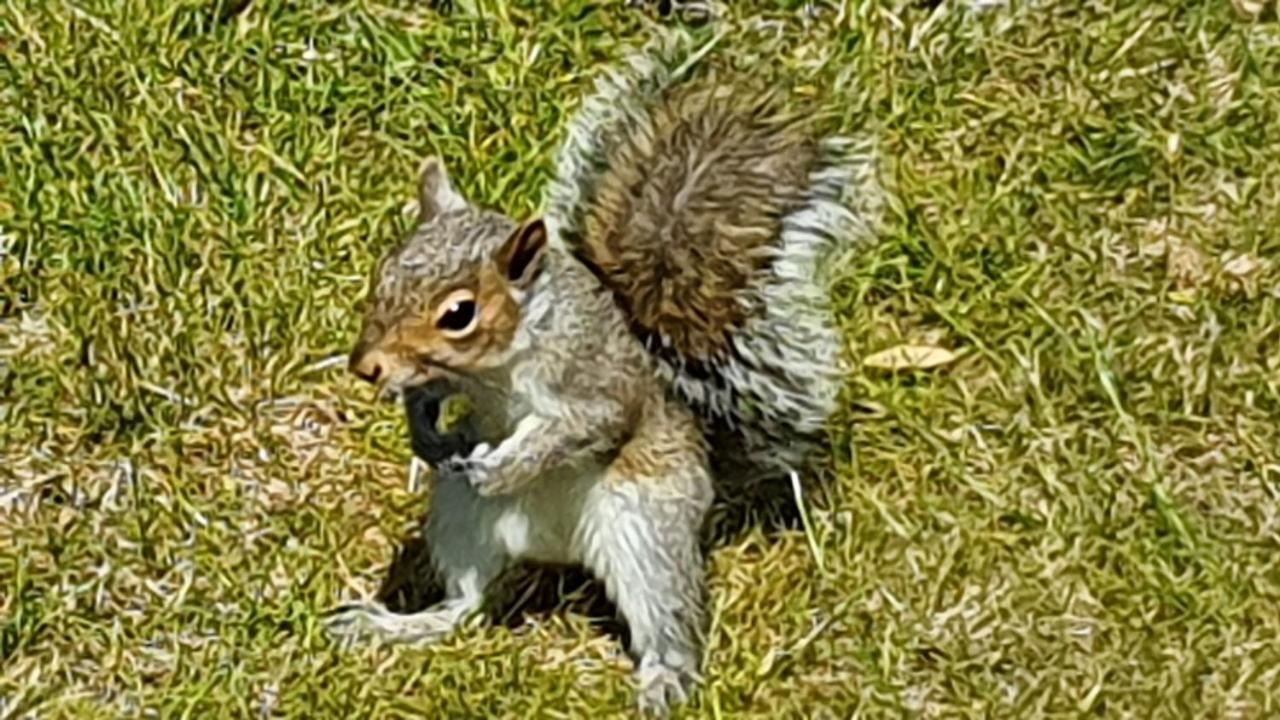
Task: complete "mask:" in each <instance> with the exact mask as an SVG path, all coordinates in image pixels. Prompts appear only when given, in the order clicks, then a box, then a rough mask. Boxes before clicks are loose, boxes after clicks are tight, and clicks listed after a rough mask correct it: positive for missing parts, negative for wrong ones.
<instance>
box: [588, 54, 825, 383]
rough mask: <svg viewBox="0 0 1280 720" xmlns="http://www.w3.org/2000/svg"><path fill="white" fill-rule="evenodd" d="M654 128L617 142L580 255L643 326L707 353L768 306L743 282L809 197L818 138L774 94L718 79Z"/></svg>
mask: <svg viewBox="0 0 1280 720" xmlns="http://www.w3.org/2000/svg"><path fill="white" fill-rule="evenodd" d="M649 127H650V132H647V133H635V134H632V135H631V136H629V137H613V138H605V143H606V145H607V146H608V147H610V150H609V152H608V157H609V163H608V166H609V167H610V168H611V170H610V172H608V173H606V174H605V176H604V178H603V181H602V183H601V185H600V186H599V187H597V188H596V189H595V193H594V197H593V198H591V200H590V202H589V203H588V206H589V207H591V208H592V212H591V213H590V214H589V215H588V216H587V217H586V218H585V223H584V229H585V233H584V235H585V237H584V240H583V246H582V247H581V248H580V249H579V256H580V257H581V258H582V259H583V260H584V261H585V262H587V263H588V264H590V265H593V266H595V267H594V269H595V271H596V272H598V274H599V276H600V277H601V278H602V280H603V281H604V283H605V284H606V285H607V286H608V287H609V288H610V289H611V290H613V292H614V294H615V296H616V297H617V298H618V300H619V302H620V303H621V304H622V305H623V308H624V310H626V311H627V313H628V315H629V317H631V318H632V319H633V320H634V322H635V324H636V326H637V330H638V331H640V332H641V333H642V334H654V333H656V334H658V335H661V336H663V337H665V338H668V339H669V340H670V341H671V342H672V344H673V345H674V346H675V349H676V350H677V351H678V352H679V354H680V355H682V356H683V357H685V358H686V359H690V360H696V359H706V358H709V357H711V356H713V355H715V354H718V353H719V352H720V351H722V350H724V349H725V348H726V346H727V344H728V340H729V337H730V334H731V333H732V331H733V330H734V328H735V327H737V326H738V325H740V324H741V323H742V322H743V321H744V320H746V319H747V318H748V317H749V316H751V315H752V314H754V313H757V312H759V310H760V308H759V307H758V306H753V304H752V302H751V294H750V293H746V292H743V289H744V288H746V287H749V286H751V285H752V284H753V281H754V280H755V278H756V277H757V276H758V275H759V274H761V273H762V272H763V271H765V270H767V268H768V267H769V265H770V264H771V262H772V260H773V252H772V251H773V249H774V248H775V247H776V246H777V243H778V240H779V233H780V230H781V218H782V217H783V216H785V215H786V214H787V213H789V212H790V211H792V210H794V209H796V208H798V207H799V206H800V205H801V204H802V203H803V201H804V197H803V192H804V188H806V187H807V186H808V184H809V183H808V173H809V170H810V168H811V166H812V165H813V163H814V162H815V160H816V159H817V151H818V149H817V144H816V142H815V141H814V139H813V137H812V134H811V133H810V132H808V131H807V130H808V128H807V127H806V121H805V119H804V118H802V117H801V116H799V115H797V114H794V113H784V112H782V111H781V110H779V108H778V107H777V105H776V103H775V102H774V101H773V100H772V99H771V98H769V97H768V96H767V93H761V94H753V93H750V92H744V91H743V86H742V85H741V84H739V85H730V84H720V83H717V82H715V81H714V79H710V80H707V81H704V82H699V83H695V84H691V85H684V86H679V87H676V88H673V89H671V90H669V91H667V94H666V96H665V97H664V99H663V100H662V101H661V102H659V103H657V104H656V107H655V108H654V110H653V111H652V117H651V123H650V125H649Z"/></svg>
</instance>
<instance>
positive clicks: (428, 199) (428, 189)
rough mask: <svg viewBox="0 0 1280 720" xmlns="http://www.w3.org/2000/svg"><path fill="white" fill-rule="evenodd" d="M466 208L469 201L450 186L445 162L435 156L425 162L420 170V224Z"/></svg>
mask: <svg viewBox="0 0 1280 720" xmlns="http://www.w3.org/2000/svg"><path fill="white" fill-rule="evenodd" d="M466 207H467V199H466V198H464V197H462V195H460V194H459V193H458V191H457V190H454V189H453V185H451V184H449V173H448V171H446V170H445V168H444V162H443V161H442V160H441V159H440V158H438V157H435V156H434V155H433V156H431V157H428V158H427V159H426V160H423V161H422V165H421V166H420V167H419V169H418V222H419V223H425V222H430V221H431V220H432V219H434V218H435V217H436V216H437V215H440V214H441V213H446V212H450V211H452V210H463V209H465V208H466Z"/></svg>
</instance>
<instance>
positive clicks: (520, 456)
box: [328, 33, 880, 714]
mask: <svg viewBox="0 0 1280 720" xmlns="http://www.w3.org/2000/svg"><path fill="white" fill-rule="evenodd" d="M708 50H709V46H701V47H695V46H694V45H693V43H692V41H691V38H690V37H689V36H687V35H684V34H672V33H669V34H664V35H662V36H660V37H659V39H658V40H657V41H655V42H654V43H651V44H650V45H648V46H647V47H645V48H643V49H642V50H640V51H639V52H637V53H635V54H633V55H632V56H630V58H629V60H628V61H627V62H626V63H625V64H624V66H623V67H621V68H620V69H615V70H612V71H609V72H607V73H606V74H604V75H603V76H601V77H600V78H599V79H598V80H597V82H596V85H595V89H594V92H593V93H592V94H591V95H590V96H589V97H588V98H586V100H585V101H584V103H583V105H582V107H581V108H580V110H579V111H578V112H577V114H576V116H575V117H574V118H573V119H572V121H571V122H570V124H569V126H568V128H567V133H566V139H565V141H564V144H563V146H562V147H561V148H560V151H559V156H558V160H557V169H556V174H555V178H554V180H553V181H552V182H551V184H550V186H549V187H548V188H547V191H546V196H545V203H544V213H543V216H542V217H540V218H539V217H535V218H531V219H528V220H525V221H524V222H517V221H515V220H513V219H511V218H508V217H506V216H505V215H503V214H501V213H498V212H495V211H491V210H486V209H482V208H478V207H475V206H474V205H472V204H471V203H470V202H468V201H467V200H466V198H464V197H463V196H462V195H461V194H460V193H458V191H457V190H455V189H454V187H453V185H452V183H451V182H450V180H449V178H448V175H447V172H446V170H445V168H444V165H443V164H442V163H441V162H440V161H439V160H438V159H436V158H428V159H427V160H426V161H425V162H424V163H423V165H422V168H421V170H420V173H419V199H418V204H419V216H418V222H417V227H416V229H415V230H414V232H413V233H412V235H411V236H410V237H409V238H408V240H407V241H405V242H404V243H403V244H401V245H400V246H399V247H397V248H396V249H394V250H393V251H391V252H390V253H388V254H387V255H385V256H384V257H383V258H382V259H381V260H380V262H379V263H378V266H377V268H376V269H375V272H374V275H373V280H372V283H371V288H370V293H369V299H368V309H367V311H366V314H365V317H364V323H363V327H362V330H361V333H360V336H359V340H358V341H357V343H356V347H355V349H354V350H353V351H352V353H351V357H350V369H351V371H352V372H354V373H355V374H356V375H358V376H359V377H361V378H363V379H365V380H367V381H369V382H372V383H374V384H376V385H378V386H379V387H380V388H382V389H384V390H389V391H392V392H398V393H400V394H401V395H402V396H403V397H404V401H405V407H406V411H407V412H408V414H409V417H410V426H411V430H412V435H413V445H414V450H415V452H416V453H417V454H418V455H419V456H420V457H423V458H424V459H426V460H428V461H429V462H431V463H432V464H433V465H434V466H435V472H434V473H433V483H434V484H433V492H432V507H431V509H430V511H429V513H428V516H427V520H426V522H425V525H424V536H425V540H426V543H427V545H428V546H429V548H430V554H431V559H432V566H433V568H434V570H435V572H436V575H437V579H438V581H439V583H440V584H441V586H442V587H443V589H444V593H445V599H444V600H443V601H442V602H441V603H439V604H438V605H435V606H432V607H430V608H427V609H426V610H423V611H421V612H418V613H413V614H403V615H402V614H395V613H392V612H390V611H388V610H387V609H386V608H385V606H382V605H381V604H377V603H372V604H357V605H352V606H346V607H344V608H342V609H341V610H340V611H339V612H337V613H336V614H335V615H333V616H332V617H331V618H330V620H329V623H328V627H329V629H330V631H331V632H333V633H335V634H337V635H339V636H342V637H346V638H366V639H368V638H372V639H380V640H383V641H390V642H428V641H431V640H436V639H439V638H441V637H443V636H445V635H447V634H448V633H450V632H452V631H453V630H454V629H456V628H457V627H458V626H459V625H460V623H462V622H463V621H464V620H466V619H467V618H468V617H470V616H472V615H474V614H475V613H477V612H479V611H481V610H483V609H484V607H485V605H486V603H488V602H490V601H492V599H493V598H492V597H491V593H492V592H493V588H494V587H495V586H496V583H495V581H496V580H497V578H498V577H499V575H500V574H501V573H502V572H504V571H505V570H506V569H507V568H508V567H510V566H511V565H512V564H513V563H516V562H519V561H523V560H529V561H537V562H546V563H556V564H578V565H584V566H585V567H586V568H587V569H588V570H589V571H591V572H592V573H593V574H595V575H596V576H597V577H599V578H600V579H601V580H603V582H604V584H605V588H606V591H607V593H608V595H609V597H610V598H611V599H612V600H613V601H614V602H615V604H616V605H617V607H618V609H619V612H620V614H621V615H622V616H623V619H624V620H625V621H626V623H627V625H628V628H629V630H630V635H631V650H632V653H633V655H634V656H635V657H636V659H637V671H636V674H637V679H638V682H639V703H640V705H641V707H642V708H644V709H647V710H650V711H654V712H656V713H659V714H661V713H665V712H666V711H667V709H668V708H669V707H670V706H671V705H672V704H673V703H675V702H680V701H683V700H685V699H686V698H687V697H688V695H689V693H690V691H691V690H692V689H693V688H694V686H695V685H696V683H697V682H698V678H699V676H700V673H699V668H700V665H701V658H702V651H703V633H704V630H705V622H706V608H705V590H704V587H705V579H704V577H703V575H704V570H703V567H702V561H703V558H702V551H701V548H700V545H699V532H700V529H701V526H702V524H703V520H704V518H705V517H706V514H707V511H708V510H709V508H710V507H711V503H712V500H713V496H714V494H715V489H716V488H724V487H732V486H733V485H734V483H746V482H753V481H754V480H756V479H769V478H776V477H779V476H785V475H786V473H789V472H792V471H799V472H805V471H809V470H812V469H814V468H815V467H816V464H817V463H820V462H822V461H823V460H824V459H825V457H826V452H825V450H826V447H827V441H826V437H825V431H826V425H827V422H828V420H829V418H830V417H831V415H832V414H833V412H834V411H835V409H836V405H837V395H838V393H839V391H840V389H841V386H842V383H843V381H844V368H843V366H842V363H843V360H842V357H843V352H842V342H841V338H840V335H839V332H838V331H837V329H836V328H835V324H834V320H833V315H832V311H831V308H830V307H829V305H828V300H827V298H828V283H829V281H830V277H829V272H828V270H829V268H830V267H831V266H832V265H833V264H837V263H839V262H840V261H841V260H842V259H843V258H844V255H845V254H846V253H847V252H850V251H851V250H852V249H854V248H856V245H857V244H858V242H859V241H861V240H865V239H866V238H868V237H870V235H871V234H872V233H873V232H874V216H875V212H876V210H877V208H878V207H879V198H880V189H879V188H880V186H879V184H878V182H877V179H876V168H875V162H874V155H873V153H872V152H871V151H870V149H869V146H868V145H867V144H865V143H863V142H859V141H854V140H852V139H848V138H837V137H824V136H822V135H821V134H820V133H819V132H818V131H817V130H816V129H815V127H816V126H815V123H814V118H815V117H816V115H814V114H813V113H808V112H804V111H802V110H788V109H786V108H785V106H786V105H787V101H788V98H786V97H784V96H783V95H782V94H781V93H778V92H775V91H773V90H770V89H768V88H763V87H761V86H760V84H759V83H758V82H755V81H753V80H752V79H751V78H750V77H747V76H744V75H737V74H732V73H730V75H731V77H728V78H726V77H722V73H721V72H720V71H719V70H718V69H717V67H716V65H715V63H714V62H712V61H711V60H710V59H709V58H708V57H707V53H708ZM456 390H460V391H462V392H464V393H465V394H466V395H467V396H468V397H470V399H471V402H472V404H473V411H472V413H471V416H470V418H469V419H468V421H467V422H466V423H465V424H464V430H463V431H462V433H461V434H458V435H449V434H447V433H441V432H440V431H438V429H436V428H435V427H434V421H435V419H436V416H437V415H438V414H439V411H440V401H441V399H442V398H443V396H444V395H445V394H447V393H448V392H453V391H456ZM464 448H466V449H464ZM467 449H469V451H468V450H467ZM730 468H731V469H730ZM713 469H714V470H715V471H716V472H717V473H718V474H719V475H720V477H717V478H715V480H716V483H715V484H714V485H713Z"/></svg>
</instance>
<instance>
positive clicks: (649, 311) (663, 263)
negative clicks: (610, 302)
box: [545, 33, 882, 469]
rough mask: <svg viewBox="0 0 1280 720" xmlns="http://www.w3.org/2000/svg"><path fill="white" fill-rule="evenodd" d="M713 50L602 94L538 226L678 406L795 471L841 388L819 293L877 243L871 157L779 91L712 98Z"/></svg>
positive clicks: (575, 138) (667, 63) (716, 85)
mask: <svg viewBox="0 0 1280 720" xmlns="http://www.w3.org/2000/svg"><path fill="white" fill-rule="evenodd" d="M713 42H714V41H713ZM710 50H711V44H703V45H695V44H694V43H693V41H692V40H691V39H690V37H689V36H687V35H683V34H679V33H671V34H665V35H662V36H659V37H658V39H657V40H656V41H655V42H653V43H651V44H650V45H649V46H647V47H646V48H644V49H643V50H641V51H640V52H637V53H635V54H633V55H631V56H630V57H629V58H628V59H627V60H626V62H625V64H624V65H623V66H622V67H621V68H620V69H612V70H609V71H606V72H605V73H604V74H603V75H602V76H601V77H600V78H599V79H598V80H597V81H596V84H595V89H594V92H593V93H592V94H591V95H590V96H589V97H588V98H586V100H585V101H584V102H583V105H582V107H581V109H580V110H579V111H578V113H577V115H576V116H575V117H574V118H573V120H572V121H571V122H570V123H569V126H568V128H567V133H566V139H565V141H564V144H563V145H562V147H561V150H560V154H559V157H558V161H557V162H558V165H557V172H556V178H555V180H554V181H553V182H552V183H551V184H550V186H549V187H548V189H547V192H546V198H545V200H546V203H545V206H546V220H547V224H548V227H549V228H550V230H551V233H552V237H553V238H554V242H557V243H559V244H561V246H562V247H564V248H565V249H566V250H568V251H569V252H571V253H573V254H575V255H576V256H578V257H579V258H580V259H582V260H583V262H585V263H586V264H588V266H590V267H592V268H593V269H594V270H595V271H596V273H597V275H598V276H600V277H601V279H602V281H603V282H604V283H605V284H606V285H607V286H608V287H610V289H611V290H612V291H613V292H614V295H615V297H616V298H617V299H618V302H619V304H620V305H621V306H622V307H623V309H624V310H625V311H626V312H627V313H628V316H629V317H630V318H631V319H632V321H633V328H634V330H635V331H636V333H637V334H638V335H639V336H640V337H641V338H642V339H643V340H644V341H645V342H646V343H647V345H648V347H649V348H650V349H651V351H652V352H653V353H654V354H655V355H656V356H657V357H658V358H659V359H660V361H661V365H662V367H663V369H664V371H665V372H666V373H667V374H668V376H669V378H670V380H671V381H672V384H673V386H674V388H675V390H676V391H677V392H678V393H679V394H680V395H681V396H683V397H684V398H685V399H686V401H687V402H688V403H689V404H690V405H691V406H692V407H693V408H694V409H695V410H696V411H698V412H700V413H701V414H702V416H703V417H704V418H705V419H706V420H708V421H709V423H710V424H712V425H714V426H716V427H717V429H718V430H719V431H720V432H721V433H722V434H723V432H724V431H727V432H728V433H729V434H731V435H736V436H737V437H738V438H739V439H740V440H742V441H743V445H744V447H743V448H742V450H744V451H745V452H746V453H748V454H749V455H751V456H752V459H753V461H758V464H759V465H761V466H768V467H772V468H775V469H776V468H779V467H785V468H791V467H796V466H797V465H800V464H803V462H804V456H805V455H807V454H808V453H809V452H810V451H812V449H813V447H814V446H815V445H822V444H823V443H824V441H825V437H824V432H823V431H824V428H825V426H826V423H827V421H828V419H829V418H830V416H831V414H832V412H833V411H834V410H835V407H836V401H837V395H838V393H839V391H840V389H841V386H842V384H843V381H844V374H845V373H844V368H843V357H844V352H843V342H842V340H841V336H840V333H839V332H838V330H837V328H836V326H835V321H834V317H833V313H832V309H831V307H830V300H829V291H830V281H831V279H832V273H833V270H835V269H836V268H838V267H839V266H840V265H842V264H843V263H845V262H848V260H849V258H850V256H851V255H852V254H855V253H856V252H857V250H858V248H859V247H860V246H862V245H863V244H864V243H865V242H866V241H868V240H869V239H871V238H872V237H873V236H874V235H875V233H876V218H877V217H878V215H879V212H880V209H881V204H882V193H881V190H880V184H879V182H878V180H877V171H876V162H875V156H874V152H873V147H872V144H871V143H870V142H869V141H868V140H866V139H857V138H852V137H820V136H818V135H817V134H816V133H815V132H814V130H813V123H811V122H809V121H810V120H811V119H812V117H811V116H810V115H808V114H806V113H804V112H802V111H797V110H795V109H794V108H787V107H786V103H780V102H778V100H779V95H778V93H777V92H774V90H775V89H776V88H763V89H762V88H761V87H760V86H759V85H758V84H754V83H751V82H749V81H745V80H743V79H742V78H734V79H732V80H731V81H730V82H723V81H722V79H721V78H720V77H719V75H717V73H716V72H715V70H714V69H712V68H710V67H709V66H711V65H712V63H711V61H710V60H708V59H707V57H706V56H707V54H708V53H709V52H710ZM704 66H708V67H704Z"/></svg>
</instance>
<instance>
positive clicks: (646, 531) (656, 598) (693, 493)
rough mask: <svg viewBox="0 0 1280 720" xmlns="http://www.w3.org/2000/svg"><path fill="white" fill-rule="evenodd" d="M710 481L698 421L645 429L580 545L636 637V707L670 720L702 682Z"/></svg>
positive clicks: (589, 519) (614, 472) (614, 468)
mask: <svg viewBox="0 0 1280 720" xmlns="http://www.w3.org/2000/svg"><path fill="white" fill-rule="evenodd" d="M711 497H712V491H711V478H710V474H709V472H708V470H707V461H706V454H705V451H704V449H703V447H702V445H701V438H700V437H698V436H697V435H696V431H695V430H694V429H693V426H692V423H688V424H687V425H686V423H684V422H673V423H670V424H668V425H667V426H666V427H660V428H650V429H646V428H642V429H641V430H640V432H639V433H637V435H636V436H633V438H632V440H631V441H630V442H629V443H628V444H627V445H626V446H625V447H624V448H623V450H622V452H621V453H619V455H618V456H617V458H616V459H615V460H614V462H613V464H612V465H611V466H610V468H609V471H608V474H607V476H606V479H605V480H604V482H603V483H601V485H599V486H598V487H596V488H595V489H594V490H593V491H592V495H591V497H590V498H589V500H588V505H589V507H588V508H587V512H586V513H585V514H584V518H585V522H584V524H583V525H584V526H583V528H582V532H583V536H582V537H581V540H582V543H583V548H584V556H585V557H584V560H585V564H586V565H587V567H588V569H590V570H591V571H592V572H593V573H594V574H596V575H597V576H598V577H599V578H600V579H601V580H603V581H604V584H605V587H606V588H607V590H608V593H609V596H610V598H611V599H612V600H613V601H614V603H615V604H616V605H617V608H618V611H619V613H620V614H621V615H622V617H623V619H624V620H625V621H626V623H627V626H628V629H629V630H630V635H631V648H630V649H631V652H632V655H633V656H634V657H635V658H636V660H637V668H636V679H637V681H638V683H639V686H640V687H639V697H638V701H639V705H640V707H641V709H643V710H645V711H648V712H650V713H654V714H659V715H665V714H666V712H667V710H668V708H669V707H670V706H671V705H672V704H675V703H679V702H683V701H685V700H687V699H688V696H689V694H690V693H691V692H692V690H693V688H694V686H695V685H696V684H697V683H698V681H699V672H698V668H699V665H700V664H701V660H702V648H703V633H704V631H705V621H706V607H705V604H706V598H705V579H704V573H705V568H704V566H703V561H702V552H701V548H700V545H699V539H700V531H701V527H702V523H703V520H704V517H705V516H706V513H707V511H708V509H709V508H710V505H711Z"/></svg>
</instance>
